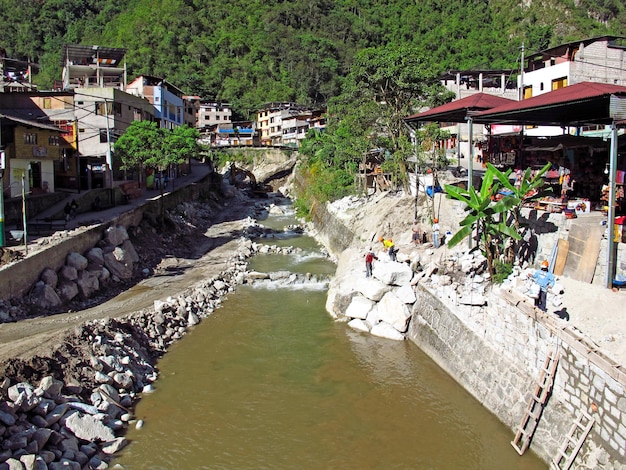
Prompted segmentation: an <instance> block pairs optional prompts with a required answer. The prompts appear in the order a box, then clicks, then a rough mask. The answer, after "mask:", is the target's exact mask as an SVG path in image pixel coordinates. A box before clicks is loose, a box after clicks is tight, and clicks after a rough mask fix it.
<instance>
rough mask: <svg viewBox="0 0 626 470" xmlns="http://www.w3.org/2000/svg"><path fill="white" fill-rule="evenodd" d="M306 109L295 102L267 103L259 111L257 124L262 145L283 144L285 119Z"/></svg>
mask: <svg viewBox="0 0 626 470" xmlns="http://www.w3.org/2000/svg"><path fill="white" fill-rule="evenodd" d="M303 111H305V108H304V106H301V105H297V104H295V103H267V104H265V105H263V106H262V107H261V109H259V111H258V112H257V118H256V121H257V126H258V131H259V133H260V140H261V145H273V146H281V145H283V120H285V119H289V118H291V117H293V116H297V115H299V114H301V113H302V112H303Z"/></svg>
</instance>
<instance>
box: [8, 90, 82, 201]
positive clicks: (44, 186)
mask: <svg viewBox="0 0 626 470" xmlns="http://www.w3.org/2000/svg"><path fill="white" fill-rule="evenodd" d="M0 113H7V114H8V115H10V116H12V117H14V118H17V119H21V120H23V121H24V122H36V123H37V124H43V125H45V127H44V129H49V128H50V127H52V126H54V127H56V128H57V129H58V130H59V132H57V133H56V134H54V133H53V134H50V135H47V136H42V135H37V136H36V137H34V138H33V139H35V140H36V141H37V142H38V143H37V144H30V145H32V147H31V149H32V150H33V152H32V154H30V155H27V154H25V153H22V154H15V153H13V154H11V158H12V159H15V160H11V161H9V163H10V165H11V167H12V168H13V169H14V170H18V171H17V172H18V173H19V169H26V168H29V167H30V170H29V177H28V181H27V184H28V188H29V190H30V192H34V193H36V192H48V191H49V192H54V191H55V190H56V189H76V188H77V175H78V172H77V169H76V161H77V159H76V155H77V148H78V141H77V138H76V135H77V134H76V126H75V123H76V117H75V114H74V92H73V91H46V92H24V91H20V92H16V93H2V94H0ZM38 133H39V134H40V132H38ZM42 139H44V140H42ZM31 140H32V139H31ZM43 144H46V145H48V149H47V150H46V151H45V152H44V151H41V150H38V149H37V147H38V146H41V145H43ZM10 174H11V181H10V183H15V184H13V186H12V188H13V191H12V192H15V187H17V186H18V185H17V183H16V181H18V180H19V179H20V178H21V176H20V175H19V174H14V173H13V172H11V173H10Z"/></svg>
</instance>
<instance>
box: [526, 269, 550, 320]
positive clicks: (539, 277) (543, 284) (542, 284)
mask: <svg viewBox="0 0 626 470" xmlns="http://www.w3.org/2000/svg"><path fill="white" fill-rule="evenodd" d="M549 267H550V263H548V262H547V261H545V260H544V261H543V262H542V263H541V269H537V270H536V271H535V272H534V274H530V273H528V277H530V278H532V280H533V281H535V283H536V284H537V285H538V286H539V295H538V296H537V298H536V299H535V305H536V306H537V307H539V309H540V310H542V311H544V312H545V311H547V310H548V307H547V305H546V301H547V299H548V290H549V289H551V288H552V287H554V282H555V279H554V274H552V273H551V272H550V271H548V268H549Z"/></svg>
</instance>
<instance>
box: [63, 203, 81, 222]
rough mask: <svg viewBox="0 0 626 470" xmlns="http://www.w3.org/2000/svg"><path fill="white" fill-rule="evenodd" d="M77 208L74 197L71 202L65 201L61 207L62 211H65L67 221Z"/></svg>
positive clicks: (71, 217)
mask: <svg viewBox="0 0 626 470" xmlns="http://www.w3.org/2000/svg"><path fill="white" fill-rule="evenodd" d="M77 210H78V203H77V202H76V200H75V199H72V202H71V203H69V202H67V203H66V204H65V207H64V208H63V212H65V220H66V221H68V220H70V219H73V218H74V217H76V211H77Z"/></svg>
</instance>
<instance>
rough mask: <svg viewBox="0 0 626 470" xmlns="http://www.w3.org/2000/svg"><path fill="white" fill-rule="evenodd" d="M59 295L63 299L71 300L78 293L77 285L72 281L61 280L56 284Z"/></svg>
mask: <svg viewBox="0 0 626 470" xmlns="http://www.w3.org/2000/svg"><path fill="white" fill-rule="evenodd" d="M57 292H58V293H59V297H60V298H61V299H63V300H65V301H69V300H72V299H73V298H74V297H76V296H77V295H78V293H79V290H78V286H77V285H76V283H75V282H73V281H65V280H63V281H61V282H59V285H58V286H57Z"/></svg>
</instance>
